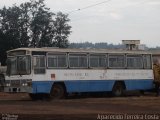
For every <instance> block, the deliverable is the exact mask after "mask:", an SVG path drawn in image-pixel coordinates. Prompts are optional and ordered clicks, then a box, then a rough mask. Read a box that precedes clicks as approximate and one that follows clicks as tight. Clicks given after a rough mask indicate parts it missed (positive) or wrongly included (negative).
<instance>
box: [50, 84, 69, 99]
mask: <svg viewBox="0 0 160 120" xmlns="http://www.w3.org/2000/svg"><path fill="white" fill-rule="evenodd" d="M65 96H66V91H65V88H64V86H63V85H62V84H55V85H53V87H52V89H51V92H50V98H51V99H63V98H65Z"/></svg>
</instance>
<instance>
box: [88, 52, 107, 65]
mask: <svg viewBox="0 0 160 120" xmlns="http://www.w3.org/2000/svg"><path fill="white" fill-rule="evenodd" d="M89 60H90V67H91V68H95V67H97V68H105V67H106V66H107V57H106V55H105V54H99V55H98V54H91V55H90V58H89Z"/></svg>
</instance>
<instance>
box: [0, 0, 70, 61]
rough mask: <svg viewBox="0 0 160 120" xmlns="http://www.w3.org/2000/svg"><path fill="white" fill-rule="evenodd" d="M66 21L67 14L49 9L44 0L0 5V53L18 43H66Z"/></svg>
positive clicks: (26, 44)
mask: <svg viewBox="0 0 160 120" xmlns="http://www.w3.org/2000/svg"><path fill="white" fill-rule="evenodd" d="M69 21H70V20H69V18H68V15H66V14H63V13H61V12H58V13H56V14H55V13H53V12H51V11H50V9H49V8H47V7H46V5H45V4H44V0H38V1H36V0H30V2H25V3H22V4H21V5H20V6H17V5H13V6H12V7H9V8H6V7H3V8H2V9H0V43H3V44H1V45H0V50H2V48H3V49H4V51H0V53H3V54H4V52H6V51H7V50H9V49H14V48H19V47H55V46H56V47H68V44H69V42H68V37H69V35H70V33H71V26H70V25H69V24H68V22H69ZM4 43H5V45H6V46H4ZM1 61H3V60H1Z"/></svg>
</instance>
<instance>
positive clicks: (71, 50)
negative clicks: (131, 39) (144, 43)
mask: <svg viewBox="0 0 160 120" xmlns="http://www.w3.org/2000/svg"><path fill="white" fill-rule="evenodd" d="M21 50H26V51H30V52H32V51H37V52H60V53H66V52H67V53H130V54H151V53H152V52H150V51H144V50H124V49H94V48H90V49H85V48H83V49H81V48H79V49H78V48H53V47H52V48H48V47H47V48H17V49H12V50H9V51H7V53H9V52H13V51H21Z"/></svg>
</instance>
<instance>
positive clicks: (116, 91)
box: [112, 82, 125, 97]
mask: <svg viewBox="0 0 160 120" xmlns="http://www.w3.org/2000/svg"><path fill="white" fill-rule="evenodd" d="M124 90H125V86H124V84H123V82H116V83H115V84H114V86H113V89H112V95H113V96H115V97H120V96H123V95H124Z"/></svg>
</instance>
